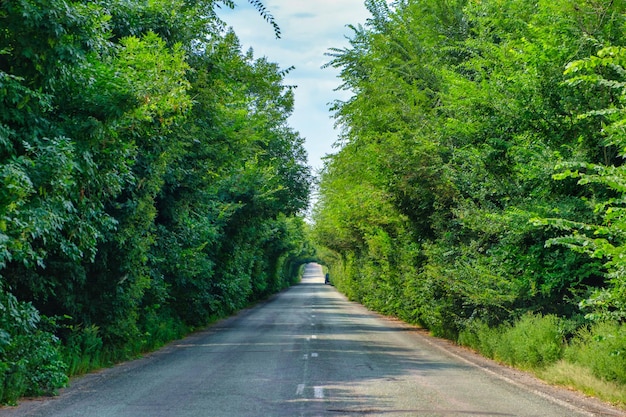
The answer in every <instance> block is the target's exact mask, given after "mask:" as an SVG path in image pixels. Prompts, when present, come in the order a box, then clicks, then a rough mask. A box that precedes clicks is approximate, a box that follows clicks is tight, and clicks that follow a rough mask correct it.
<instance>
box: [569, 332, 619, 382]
mask: <svg viewBox="0 0 626 417" xmlns="http://www.w3.org/2000/svg"><path fill="white" fill-rule="evenodd" d="M565 358H566V359H567V360H568V361H569V362H572V363H576V364H579V365H583V366H586V367H588V368H589V369H591V371H592V372H593V374H594V375H595V376H596V377H598V378H600V379H603V380H606V381H616V382H618V383H621V384H626V325H625V324H623V323H622V324H618V323H614V322H601V323H596V324H594V325H592V326H591V327H587V328H583V329H581V330H580V331H579V332H578V334H577V336H576V337H575V338H574V340H573V341H572V343H570V345H569V346H568V348H567V350H566V352H565Z"/></svg>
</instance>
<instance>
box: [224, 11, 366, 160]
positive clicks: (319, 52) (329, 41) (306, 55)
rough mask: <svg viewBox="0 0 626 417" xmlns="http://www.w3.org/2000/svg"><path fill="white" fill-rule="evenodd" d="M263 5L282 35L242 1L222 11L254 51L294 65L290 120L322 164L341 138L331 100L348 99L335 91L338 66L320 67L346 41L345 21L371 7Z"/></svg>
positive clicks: (311, 155)
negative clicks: (329, 54)
mask: <svg viewBox="0 0 626 417" xmlns="http://www.w3.org/2000/svg"><path fill="white" fill-rule="evenodd" d="M263 4H264V5H265V7H266V8H267V10H268V11H269V12H270V13H271V14H272V16H273V17H274V18H275V20H276V23H278V25H279V27H280V29H281V39H276V38H275V36H274V31H273V28H272V26H271V25H269V24H268V23H267V22H265V21H264V20H263V18H262V17H261V16H260V14H259V13H258V11H256V10H255V9H254V8H253V7H252V6H250V5H249V4H248V2H246V1H244V0H240V1H238V5H237V7H236V8H235V10H233V11H230V10H228V11H225V12H224V13H220V15H221V16H222V18H223V19H224V20H225V21H226V23H227V24H228V25H229V26H232V27H233V28H234V29H235V33H237V36H238V37H239V39H240V41H241V43H242V46H243V49H244V50H247V49H248V48H249V47H252V48H253V50H254V54H255V56H257V57H260V56H265V57H267V58H268V59H269V60H270V61H272V62H276V63H278V64H279V66H280V67H281V68H288V67H290V66H292V65H294V66H295V67H296V69H295V70H294V71H292V72H291V73H290V74H289V75H288V76H287V78H286V80H285V82H286V83H287V84H292V85H297V86H298V88H297V89H296V91H295V100H296V104H295V110H294V114H293V116H292V117H291V118H290V123H291V126H292V127H293V128H294V129H295V130H297V131H299V132H300V134H301V135H302V136H303V137H305V138H306V144H305V146H306V148H307V151H308V153H309V164H310V165H311V166H313V168H315V169H319V168H321V167H322V161H321V159H322V157H323V156H324V155H325V154H327V153H331V152H333V149H332V145H333V143H335V141H336V140H337V132H336V131H335V130H334V128H333V125H334V120H333V119H331V114H330V112H329V105H328V103H330V102H332V101H334V100H337V99H346V98H347V97H346V94H345V93H341V92H335V91H333V90H334V89H335V88H336V87H337V86H339V84H340V80H339V79H338V78H337V71H336V70H334V69H332V68H326V69H321V66H322V65H324V64H325V63H327V62H328V61H329V58H328V57H327V56H325V55H324V54H325V53H326V52H328V50H329V48H331V47H334V48H342V47H345V46H347V44H348V43H347V40H346V39H345V37H346V36H349V35H350V29H349V28H348V27H347V25H349V24H353V25H357V24H359V23H363V22H365V20H366V19H367V17H368V16H369V12H368V11H367V10H366V9H365V6H364V5H363V0H318V1H315V2H312V1H304V0H265V1H264V2H263Z"/></svg>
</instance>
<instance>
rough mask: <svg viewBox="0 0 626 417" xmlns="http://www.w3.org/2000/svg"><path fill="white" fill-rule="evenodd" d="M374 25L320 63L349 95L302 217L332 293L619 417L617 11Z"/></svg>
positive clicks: (620, 96)
mask: <svg viewBox="0 0 626 417" xmlns="http://www.w3.org/2000/svg"><path fill="white" fill-rule="evenodd" d="M366 5H367V7H368V8H369V10H370V11H371V13H372V17H371V18H370V19H369V20H368V21H367V23H366V24H365V25H363V26H353V27H352V30H353V33H352V36H351V38H350V46H348V47H346V48H344V49H332V50H331V51H330V53H329V63H328V65H329V66H331V67H335V68H338V69H339V70H340V71H341V79H342V82H343V84H342V86H341V88H342V89H345V90H347V91H350V92H351V93H352V97H351V98H350V99H349V100H347V101H343V102H337V103H335V104H334V109H333V110H334V114H335V117H336V120H337V123H338V125H339V126H340V127H341V128H342V135H341V138H340V140H339V142H338V143H337V145H338V150H337V152H336V153H335V154H334V155H332V156H330V157H328V158H327V160H326V164H325V167H324V169H323V172H322V174H321V178H320V181H319V201H318V203H317V205H316V207H315V209H314V215H313V217H314V222H315V225H314V230H313V235H314V238H315V240H316V242H317V244H318V245H319V246H320V250H319V252H318V253H319V255H320V257H321V258H322V259H323V261H324V263H325V265H326V267H327V268H328V269H329V271H330V275H331V277H332V279H333V283H334V284H335V285H336V286H337V288H339V289H340V290H341V291H343V292H344V293H345V294H346V295H347V296H348V297H349V298H350V299H352V300H356V301H359V302H361V303H363V304H365V305H366V306H368V307H370V308H372V309H374V310H377V311H379V312H382V313H384V314H389V315H395V316H397V317H399V318H402V319H404V320H406V321H408V322H411V323H416V324H419V325H421V326H424V327H426V328H428V329H430V330H431V331H432V333H433V334H435V335H437V336H443V337H447V338H450V339H452V340H455V341H457V342H459V343H461V344H464V345H467V346H469V347H472V348H474V349H477V350H479V351H481V352H483V353H484V354H485V355H487V356H490V357H492V358H495V359H497V360H499V361H502V362H504V363H508V364H512V365H515V366H519V367H522V368H525V369H528V370H532V371H534V372H536V373H538V374H539V375H541V376H542V377H544V378H546V379H547V380H549V381H552V382H559V383H563V384H565V385H569V386H575V387H577V388H578V389H582V390H583V391H585V392H587V393H591V394H593V395H597V396H600V397H603V398H604V399H606V400H608V401H611V402H615V403H621V404H622V405H624V404H626V398H625V396H624V392H626V376H625V375H624V372H623V371H624V370H626V362H625V361H626V327H625V326H626V211H625V207H626V167H625V166H624V157H625V156H626V135H625V130H624V126H625V125H626V123H625V121H626V112H625V105H626V89H625V87H626V2H624V1H596V0H583V1H579V0H576V1H574V0H563V1H548V0H545V1H544V0H540V1H535V0H533V1H528V0H497V1H496V0H482V1H473V0H452V1H440V0H398V1H395V2H393V3H392V5H388V4H387V2H385V1H383V0H367V1H366ZM611 393H612V394H611Z"/></svg>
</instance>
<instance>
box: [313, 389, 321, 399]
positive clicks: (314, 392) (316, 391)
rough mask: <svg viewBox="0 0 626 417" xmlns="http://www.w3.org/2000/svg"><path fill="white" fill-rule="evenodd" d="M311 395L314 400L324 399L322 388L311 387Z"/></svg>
mask: <svg viewBox="0 0 626 417" xmlns="http://www.w3.org/2000/svg"><path fill="white" fill-rule="evenodd" d="M313 395H314V396H315V398H324V387H313Z"/></svg>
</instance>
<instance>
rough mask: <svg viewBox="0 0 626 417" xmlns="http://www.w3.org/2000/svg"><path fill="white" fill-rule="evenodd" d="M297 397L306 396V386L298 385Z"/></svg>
mask: <svg viewBox="0 0 626 417" xmlns="http://www.w3.org/2000/svg"><path fill="white" fill-rule="evenodd" d="M296 395H304V384H298V388H297V389H296Z"/></svg>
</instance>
